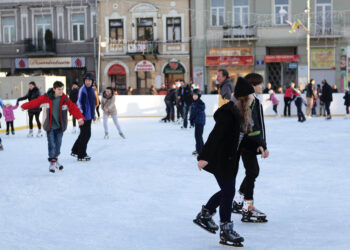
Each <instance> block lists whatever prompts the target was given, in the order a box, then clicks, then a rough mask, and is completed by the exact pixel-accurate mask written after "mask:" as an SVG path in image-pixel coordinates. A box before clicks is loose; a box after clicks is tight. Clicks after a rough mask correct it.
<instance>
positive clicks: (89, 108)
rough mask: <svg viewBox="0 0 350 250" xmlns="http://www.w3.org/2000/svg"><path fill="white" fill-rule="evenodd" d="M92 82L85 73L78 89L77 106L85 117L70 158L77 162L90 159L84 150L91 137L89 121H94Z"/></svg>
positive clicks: (92, 78) (91, 78) (91, 77)
mask: <svg viewBox="0 0 350 250" xmlns="http://www.w3.org/2000/svg"><path fill="white" fill-rule="evenodd" d="M94 81H95V78H94V76H93V75H92V74H91V73H86V74H85V75H84V77H83V82H84V85H83V86H82V87H81V88H80V89H79V94H78V101H77V104H78V107H79V109H80V111H81V112H82V113H83V115H84V117H85V122H84V125H83V126H80V134H79V136H78V138H77V140H76V141H75V143H74V145H73V148H72V153H71V155H72V156H74V157H77V159H78V161H89V160H91V157H90V156H88V155H87V153H86V149H87V145H88V142H89V140H90V137H91V121H92V120H94V121H95V120H96V116H95V105H96V96H95V90H94V89H93V88H92V85H93V83H94Z"/></svg>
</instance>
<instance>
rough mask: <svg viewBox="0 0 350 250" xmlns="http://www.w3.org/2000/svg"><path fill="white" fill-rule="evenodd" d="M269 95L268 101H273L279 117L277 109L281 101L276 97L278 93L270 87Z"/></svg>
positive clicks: (274, 109)
mask: <svg viewBox="0 0 350 250" xmlns="http://www.w3.org/2000/svg"><path fill="white" fill-rule="evenodd" d="M269 95H270V98H269V99H268V101H271V102H272V106H273V111H274V112H275V114H276V116H277V117H279V114H278V111H277V108H278V104H279V101H278V99H277V97H276V94H275V92H274V91H273V90H272V89H270V90H269Z"/></svg>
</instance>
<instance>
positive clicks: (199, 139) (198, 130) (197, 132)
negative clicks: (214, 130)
mask: <svg viewBox="0 0 350 250" xmlns="http://www.w3.org/2000/svg"><path fill="white" fill-rule="evenodd" d="M203 130H204V126H203V125H198V124H195V127H194V137H195V138H196V151H197V153H198V154H200V153H202V149H203V145H204V143H203Z"/></svg>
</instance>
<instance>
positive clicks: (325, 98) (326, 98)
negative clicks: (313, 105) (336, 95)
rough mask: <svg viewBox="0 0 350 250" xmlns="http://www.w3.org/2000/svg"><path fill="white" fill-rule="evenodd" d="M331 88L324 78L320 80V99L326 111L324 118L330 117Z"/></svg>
mask: <svg viewBox="0 0 350 250" xmlns="http://www.w3.org/2000/svg"><path fill="white" fill-rule="evenodd" d="M332 93H333V90H332V87H331V86H329V84H328V83H327V81H326V80H323V81H322V95H321V98H320V99H321V101H322V102H324V104H325V107H326V112H327V118H326V119H328V120H329V119H332V116H331V111H330V106H331V102H332V101H333V95H332Z"/></svg>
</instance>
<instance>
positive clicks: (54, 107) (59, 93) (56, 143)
mask: <svg viewBox="0 0 350 250" xmlns="http://www.w3.org/2000/svg"><path fill="white" fill-rule="evenodd" d="M63 86H64V85H63V83H62V82H59V81H56V82H54V84H53V89H49V90H48V92H47V93H46V94H44V95H42V96H40V97H39V98H37V99H34V100H32V101H30V102H27V103H25V104H23V105H22V106H21V108H22V109H23V110H25V109H33V108H38V107H42V108H43V111H44V113H43V129H44V130H45V131H46V134H47V142H48V149H49V158H48V160H49V162H50V166H49V171H50V172H51V173H55V169H58V170H63V166H62V165H61V164H60V163H59V162H58V156H59V155H60V150H61V144H62V137H63V132H64V131H65V130H66V129H67V124H68V112H67V111H68V110H69V112H70V113H71V114H72V115H73V117H74V118H75V119H77V120H78V124H79V126H82V125H83V124H84V116H83V114H82V113H81V112H80V109H79V108H78V107H77V106H76V105H75V104H74V103H73V102H72V101H71V100H70V99H69V98H68V97H67V96H66V95H65V94H64V93H63Z"/></svg>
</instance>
